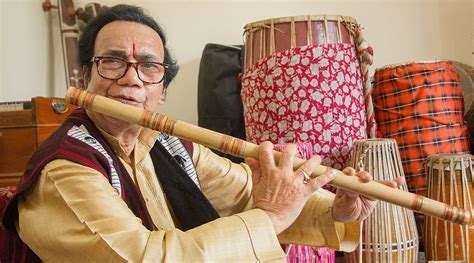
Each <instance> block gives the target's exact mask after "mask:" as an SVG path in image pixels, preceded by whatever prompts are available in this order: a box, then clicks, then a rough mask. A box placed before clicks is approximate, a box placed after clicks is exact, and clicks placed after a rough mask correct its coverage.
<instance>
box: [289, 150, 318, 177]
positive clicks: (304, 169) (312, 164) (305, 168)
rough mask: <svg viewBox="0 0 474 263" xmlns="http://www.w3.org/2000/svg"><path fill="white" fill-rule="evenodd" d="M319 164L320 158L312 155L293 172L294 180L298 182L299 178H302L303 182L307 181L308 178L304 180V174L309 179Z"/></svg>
mask: <svg viewBox="0 0 474 263" xmlns="http://www.w3.org/2000/svg"><path fill="white" fill-rule="evenodd" d="M319 164H321V157H319V156H318V155H314V156H313V157H311V158H310V159H309V160H307V161H306V162H304V163H303V164H302V165H301V166H300V167H299V168H298V170H297V171H296V172H295V176H296V179H295V180H299V179H300V178H303V180H305V181H307V180H309V179H310V178H305V177H306V176H304V175H305V174H306V175H307V176H308V177H311V174H312V173H313V171H314V170H315V169H316V167H318V165H319Z"/></svg>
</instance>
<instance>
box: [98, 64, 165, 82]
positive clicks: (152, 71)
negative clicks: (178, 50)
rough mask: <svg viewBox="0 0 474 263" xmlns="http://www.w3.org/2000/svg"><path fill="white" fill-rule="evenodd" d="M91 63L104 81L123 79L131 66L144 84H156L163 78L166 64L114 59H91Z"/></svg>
mask: <svg viewBox="0 0 474 263" xmlns="http://www.w3.org/2000/svg"><path fill="white" fill-rule="evenodd" d="M91 62H95V63H96V65H97V73H99V75H100V76H101V77H103V78H104V79H111V80H117V79H121V78H123V76H125V73H127V71H128V68H130V66H132V65H133V67H134V68H135V70H136V71H137V75H138V78H139V79H140V80H141V81H143V82H146V83H150V84H157V83H160V82H162V81H163V79H164V78H165V73H166V69H167V68H168V67H169V66H168V65H167V64H164V63H160V62H135V63H132V62H128V61H125V60H123V59H119V58H114V57H93V58H92V60H91Z"/></svg>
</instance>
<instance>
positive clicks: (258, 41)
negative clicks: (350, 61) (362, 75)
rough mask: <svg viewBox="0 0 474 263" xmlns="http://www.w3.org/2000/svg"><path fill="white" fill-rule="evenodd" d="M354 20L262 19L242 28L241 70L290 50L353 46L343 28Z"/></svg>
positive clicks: (325, 17) (336, 17)
mask: <svg viewBox="0 0 474 263" xmlns="http://www.w3.org/2000/svg"><path fill="white" fill-rule="evenodd" d="M356 24H357V22H356V20H355V19H354V18H352V17H348V16H339V15H308V16H291V17H280V18H272V19H266V20H261V21H257V22H253V23H250V24H247V25H245V27H244V30H245V64H244V71H245V70H246V69H248V68H249V67H250V66H252V65H253V64H254V63H255V62H257V61H259V60H261V59H263V58H265V57H267V56H269V55H273V54H275V53H278V52H281V51H284V50H288V49H290V48H295V47H301V46H306V45H311V44H332V43H346V44H354V40H353V38H352V36H351V34H350V31H349V30H348V29H347V27H346V26H352V25H354V26H355V25H356Z"/></svg>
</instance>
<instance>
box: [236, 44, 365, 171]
mask: <svg viewBox="0 0 474 263" xmlns="http://www.w3.org/2000/svg"><path fill="white" fill-rule="evenodd" d="M355 52H356V51H355V48H354V45H351V44H327V45H310V46H304V47H298V48H293V49H289V50H286V51H283V52H280V53H277V54H274V55H272V56H269V57H267V58H265V59H263V60H261V61H259V62H257V63H256V64H254V65H253V66H252V67H250V68H249V69H248V70H247V71H246V72H245V73H244V75H243V78H242V91H241V96H242V101H243V105H244V118H245V126H246V134H247V140H249V141H252V142H255V143H260V142H262V141H266V140H269V141H271V142H273V143H275V144H284V143H288V142H291V143H296V142H310V143H311V145H312V148H313V153H314V154H318V155H320V156H321V157H322V158H323V164H324V165H326V166H331V167H333V168H337V169H341V168H344V167H346V166H347V165H349V160H350V150H351V148H352V143H353V141H354V140H357V139H365V138H367V132H366V126H367V123H366V114H365V106H364V97H363V88H362V81H361V73H360V67H359V61H358V59H357V55H356V53H355Z"/></svg>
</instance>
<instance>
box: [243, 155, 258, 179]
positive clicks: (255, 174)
mask: <svg viewBox="0 0 474 263" xmlns="http://www.w3.org/2000/svg"><path fill="white" fill-rule="evenodd" d="M245 163H246V164H247V165H248V166H249V167H250V169H251V170H252V181H253V183H254V184H258V182H260V177H261V173H260V171H259V169H260V166H259V165H258V161H257V160H255V159H254V158H251V157H247V158H245Z"/></svg>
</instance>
